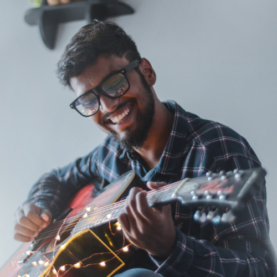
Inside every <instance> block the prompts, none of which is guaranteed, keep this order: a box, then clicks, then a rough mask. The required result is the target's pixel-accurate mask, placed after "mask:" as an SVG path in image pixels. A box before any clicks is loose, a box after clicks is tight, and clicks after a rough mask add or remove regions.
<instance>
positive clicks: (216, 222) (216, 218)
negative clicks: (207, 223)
mask: <svg viewBox="0 0 277 277" xmlns="http://www.w3.org/2000/svg"><path fill="white" fill-rule="evenodd" d="M220 221H221V217H220V215H217V216H215V217H214V218H213V224H214V225H219V224H220Z"/></svg>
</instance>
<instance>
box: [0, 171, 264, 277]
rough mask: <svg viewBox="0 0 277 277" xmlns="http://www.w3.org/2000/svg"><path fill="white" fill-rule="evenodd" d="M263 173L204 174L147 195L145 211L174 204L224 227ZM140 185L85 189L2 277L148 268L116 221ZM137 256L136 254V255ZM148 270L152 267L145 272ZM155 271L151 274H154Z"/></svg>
mask: <svg viewBox="0 0 277 277" xmlns="http://www.w3.org/2000/svg"><path fill="white" fill-rule="evenodd" d="M265 174H266V173H265V170H264V169H262V168H256V169H251V170H234V172H227V173H225V172H220V173H219V174H215V173H211V172H208V173H207V174H206V176H203V177H198V178H193V179H188V178H187V179H184V180H181V181H178V182H175V183H172V184H169V185H166V186H164V187H162V188H160V189H159V190H152V191H148V192H147V201H148V204H149V206H151V207H153V208H154V207H158V206H159V205H165V204H168V203H172V202H175V201H179V202H180V203H181V204H182V205H187V206H189V207H192V208H195V210H196V212H195V214H194V220H195V221H197V222H199V223H204V222H205V221H211V222H212V223H213V224H215V225H217V224H228V223H229V222H231V221H233V220H235V216H236V214H237V213H238V212H239V210H240V208H241V207H242V206H243V203H245V202H246V201H247V199H249V197H251V192H254V191H255V189H256V188H258V187H259V184H261V183H262V181H263V178H264V176H265ZM132 187H144V188H145V184H144V182H142V181H141V180H140V178H139V177H138V176H137V175H136V174H135V173H134V172H132V171H130V172H127V173H126V174H124V175H122V176H121V177H120V178H119V179H118V180H117V181H115V182H113V183H111V184H109V185H108V186H106V187H105V188H104V189H102V191H101V193H100V194H98V195H97V196H92V195H93V191H94V189H95V187H94V186H93V185H89V186H86V187H85V188H84V189H82V190H81V191H80V192H79V193H78V194H77V195H76V197H75V198H74V199H73V200H72V201H71V202H70V205H69V209H67V210H66V211H65V212H64V213H63V215H61V216H60V217H59V218H57V219H56V220H54V221H53V223H52V224H51V225H50V226H49V227H47V228H46V229H44V230H43V231H41V232H40V234H39V235H38V236H37V237H36V239H35V241H33V242H32V243H26V244H24V245H23V246H22V247H21V248H20V249H19V250H18V251H17V252H16V254H15V255H14V256H13V257H12V258H11V259H10V260H9V261H8V262H7V263H6V265H5V266H4V267H3V268H2V269H1V270H0V276H1V277H57V276H64V277H75V276H78V277H80V276H90V277H106V276H107V277H109V276H113V275H114V274H116V273H119V272H121V271H124V270H126V269H128V268H132V267H147V266H145V264H147V263H150V264H151V262H150V261H149V260H147V259H148V255H147V253H146V252H145V251H143V250H138V249H136V247H134V246H132V245H131V244H130V243H129V242H128V241H126V240H125V239H124V236H123V234H122V231H121V226H120V224H119V223H118V222H117V218H118V216H119V215H120V214H121V213H122V212H123V211H124V198H125V197H126V196H127V195H128V192H129V190H130V188H132ZM137 253H139V254H137ZM150 269H151V266H150ZM153 269H154V268H153Z"/></svg>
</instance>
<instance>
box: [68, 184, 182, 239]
mask: <svg viewBox="0 0 277 277" xmlns="http://www.w3.org/2000/svg"><path fill="white" fill-rule="evenodd" d="M179 183H180V181H179V182H176V183H173V184H170V185H167V186H164V187H163V188H161V189H159V190H152V191H149V192H147V196H146V199H147V202H148V205H149V206H150V207H154V206H157V205H161V204H166V203H169V202H171V201H172V200H173V199H172V194H173V192H174V190H175V189H176V187H177V186H178V185H179ZM124 206H125V200H121V201H119V202H116V203H113V204H110V205H107V206H104V207H88V208H89V209H90V211H88V212H86V213H84V215H83V218H81V219H80V221H79V222H78V223H77V225H76V227H75V228H74V230H73V233H75V234H76V233H78V232H80V231H82V230H84V229H90V228H93V227H97V226H100V225H102V224H106V223H108V222H111V221H114V220H116V219H117V218H118V217H119V215H120V214H121V213H123V212H124Z"/></svg>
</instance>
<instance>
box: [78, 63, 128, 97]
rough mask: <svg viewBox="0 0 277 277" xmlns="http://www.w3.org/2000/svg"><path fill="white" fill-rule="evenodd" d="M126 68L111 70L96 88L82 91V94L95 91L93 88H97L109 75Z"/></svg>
mask: <svg viewBox="0 0 277 277" xmlns="http://www.w3.org/2000/svg"><path fill="white" fill-rule="evenodd" d="M124 68H125V67H124ZM124 68H122V69H118V70H113V71H111V72H110V73H109V74H108V75H107V76H106V77H104V78H103V79H102V80H101V81H100V82H99V83H98V85H97V86H95V88H92V89H89V90H88V91H86V92H84V93H82V94H81V95H84V94H85V93H87V92H90V91H93V90H94V89H96V88H97V87H98V86H99V85H100V84H101V83H102V82H103V81H104V80H105V79H106V78H107V77H109V76H111V75H113V74H115V73H119V72H120V71H122V70H123V69H124ZM81 95H80V96H81Z"/></svg>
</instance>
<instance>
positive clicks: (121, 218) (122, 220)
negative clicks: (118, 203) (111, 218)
mask: <svg viewBox="0 0 277 277" xmlns="http://www.w3.org/2000/svg"><path fill="white" fill-rule="evenodd" d="M118 222H119V223H120V225H121V227H122V230H123V232H125V231H127V232H129V230H130V224H129V220H128V217H127V215H126V214H125V213H123V214H121V215H120V216H119V217H118Z"/></svg>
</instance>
